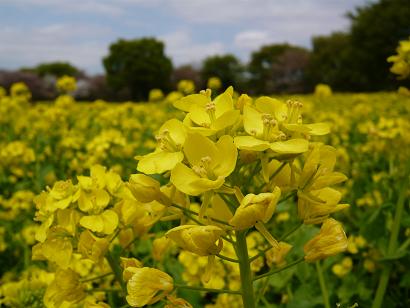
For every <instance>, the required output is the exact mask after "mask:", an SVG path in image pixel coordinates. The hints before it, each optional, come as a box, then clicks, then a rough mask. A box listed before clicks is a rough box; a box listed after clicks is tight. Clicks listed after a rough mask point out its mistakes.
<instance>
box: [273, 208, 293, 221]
mask: <svg viewBox="0 0 410 308" xmlns="http://www.w3.org/2000/svg"><path fill="white" fill-rule="evenodd" d="M289 218H290V214H289V212H287V211H286V212H280V213H278V214H277V215H276V217H275V220H276V222H279V223H280V222H285V221H288V220H289Z"/></svg>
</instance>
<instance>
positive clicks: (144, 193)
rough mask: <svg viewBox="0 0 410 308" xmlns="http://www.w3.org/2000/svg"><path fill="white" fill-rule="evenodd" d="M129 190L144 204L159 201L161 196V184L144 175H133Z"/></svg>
mask: <svg viewBox="0 0 410 308" xmlns="http://www.w3.org/2000/svg"><path fill="white" fill-rule="evenodd" d="M128 188H129V189H130V190H131V193H132V194H133V195H134V197H135V198H136V199H137V200H138V201H141V202H144V203H145V202H151V201H153V200H158V199H159V197H160V195H161V192H160V185H159V182H158V181H156V180H154V179H153V178H152V177H150V176H147V175H144V174H132V175H131V176H130V179H129V183H128Z"/></svg>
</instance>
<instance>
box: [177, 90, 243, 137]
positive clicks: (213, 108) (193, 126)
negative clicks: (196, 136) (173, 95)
mask: <svg viewBox="0 0 410 308" xmlns="http://www.w3.org/2000/svg"><path fill="white" fill-rule="evenodd" d="M232 94H233V88H232V87H229V88H228V89H227V90H226V91H225V92H224V93H222V94H220V95H218V96H217V97H216V98H215V99H214V100H213V101H211V98H210V97H209V96H207V95H203V94H194V95H189V96H187V97H184V98H182V99H181V100H180V101H178V102H176V103H175V104H174V105H175V106H176V107H177V108H180V109H182V110H187V111H188V114H187V115H186V117H185V119H184V124H185V125H187V126H188V127H189V129H190V130H191V131H193V132H194V131H195V132H199V133H201V134H203V135H204V136H211V135H214V134H216V133H217V132H219V131H222V130H224V129H225V128H227V127H230V126H232V125H234V124H235V123H236V122H237V121H238V120H239V115H240V111H239V110H235V109H234V106H233V99H232Z"/></svg>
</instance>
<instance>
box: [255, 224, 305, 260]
mask: <svg viewBox="0 0 410 308" xmlns="http://www.w3.org/2000/svg"><path fill="white" fill-rule="evenodd" d="M302 225H303V223H300V224H298V225H297V226H295V227H294V228H293V229H291V230H289V231H288V232H286V233H285V234H284V235H282V236H281V237H280V238H279V242H280V241H284V240H286V238H288V237H289V236H290V235H291V234H293V233H294V232H296V231H297V230H298V229H299V228H300V227H301V226H302ZM271 248H272V246H271V245H268V247H266V248H265V249H263V250H261V251H260V252H258V253H257V254H256V255H254V256H253V257H251V258H250V259H249V262H253V261H255V260H256V259H257V258H259V257H260V256H263V255H264V254H265V253H266V252H267V251H268V250H270V249H271Z"/></svg>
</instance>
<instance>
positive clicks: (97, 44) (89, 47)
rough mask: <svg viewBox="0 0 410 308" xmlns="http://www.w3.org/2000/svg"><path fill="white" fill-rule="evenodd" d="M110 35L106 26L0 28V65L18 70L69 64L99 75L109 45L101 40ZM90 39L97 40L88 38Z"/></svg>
mask: <svg viewBox="0 0 410 308" xmlns="http://www.w3.org/2000/svg"><path fill="white" fill-rule="evenodd" d="M107 33H110V30H109V29H107V28H105V27H98V28H96V27H92V26H89V25H70V24H51V25H48V26H45V27H37V28H30V29H28V28H25V27H16V28H12V27H5V28H1V29H0V41H1V42H2V44H1V45H0V59H2V62H3V63H0V67H2V68H10V69H15V68H19V67H20V66H22V65H24V66H33V65H36V64H38V63H41V62H51V61H68V62H70V63H72V64H74V65H76V66H78V67H79V68H82V69H84V68H85V69H87V70H88V71H89V72H100V71H101V70H102V68H101V58H102V57H103V56H104V54H105V53H106V52H107V44H105V43H103V42H101V41H100V40H99V39H98V38H101V36H103V35H107ZM90 36H93V37H94V40H92V39H89V38H90Z"/></svg>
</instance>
